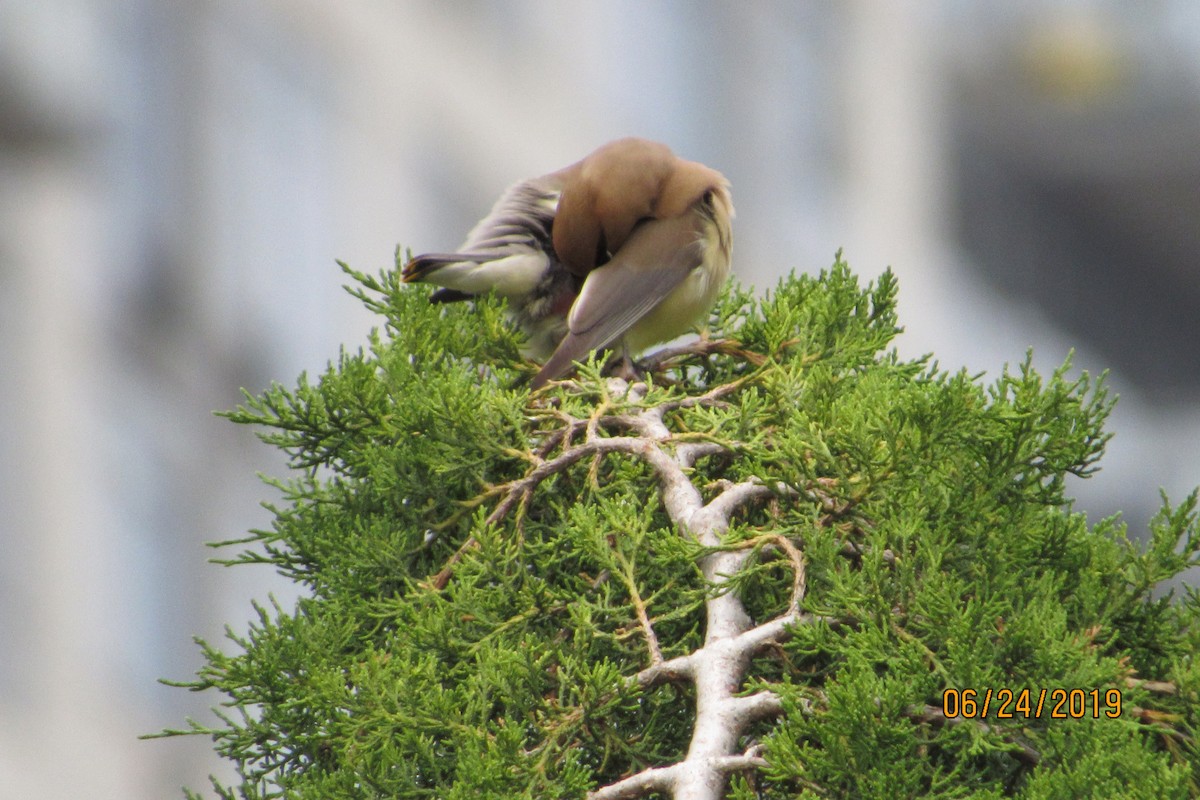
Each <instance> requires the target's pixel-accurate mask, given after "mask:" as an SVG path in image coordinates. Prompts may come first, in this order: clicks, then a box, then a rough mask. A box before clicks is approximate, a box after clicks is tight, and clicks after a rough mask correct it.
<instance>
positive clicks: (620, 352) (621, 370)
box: [604, 342, 642, 383]
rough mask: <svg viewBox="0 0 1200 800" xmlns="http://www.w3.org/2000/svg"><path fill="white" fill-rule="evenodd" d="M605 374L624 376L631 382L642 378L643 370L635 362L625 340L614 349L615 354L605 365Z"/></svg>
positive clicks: (615, 376)
mask: <svg viewBox="0 0 1200 800" xmlns="http://www.w3.org/2000/svg"><path fill="white" fill-rule="evenodd" d="M604 374H605V375H610V376H612V377H614V378H624V379H625V380H627V381H629V382H630V383H633V382H634V381H639V380H641V379H642V372H641V370H639V369H638V368H637V365H636V364H634V363H633V358H632V357H631V356H630V355H629V348H628V347H626V346H625V343H624V342H621V344H619V345H618V346H617V347H615V348H614V349H613V354H612V356H611V357H610V358H609V360H608V364H607V365H606V366H605V367H604Z"/></svg>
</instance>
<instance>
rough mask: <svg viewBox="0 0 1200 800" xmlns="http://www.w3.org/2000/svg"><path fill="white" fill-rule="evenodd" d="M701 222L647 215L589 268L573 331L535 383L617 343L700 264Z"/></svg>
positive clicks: (573, 317)
mask: <svg viewBox="0 0 1200 800" xmlns="http://www.w3.org/2000/svg"><path fill="white" fill-rule="evenodd" d="M701 224H702V221H701V219H700V218H699V216H698V215H696V214H691V213H688V214H683V215H682V216H678V217H674V218H672V219H663V220H659V219H650V220H646V221H644V222H642V223H641V224H640V225H639V226H638V227H637V228H636V229H635V230H634V231H633V233H632V234H631V235H630V237H629V239H628V240H627V241H626V242H625V246H624V247H622V248H621V250H620V252H618V253H617V254H616V255H615V256H613V258H612V260H611V261H609V262H608V263H607V264H605V265H604V266H602V267H598V268H596V269H594V270H592V271H591V272H590V273H588V276H587V280H586V281H585V282H584V284H583V290H582V291H581V292H580V294H579V299H578V300H576V301H575V305H574V306H573V307H572V309H571V315H570V317H569V318H568V326H569V331H570V332H569V333H568V334H567V337H566V338H565V339H563V341H562V344H560V345H559V347H558V349H557V350H555V351H554V355H552V356H551V357H550V359H549V360H548V361H547V362H546V364H545V366H543V367H542V369H541V371H540V372H539V373H538V374H537V377H535V378H534V381H533V385H534V387H537V386H540V385H542V384H543V383H545V382H546V381H548V380H552V379H554V378H556V377H558V376H559V375H561V374H563V373H564V372H566V370H567V368H568V367H570V365H571V362H573V361H577V360H578V359H580V358H582V357H583V356H584V355H586V354H587V353H589V352H591V351H592V350H598V349H600V348H603V347H607V346H608V345H611V344H612V343H613V342H615V341H616V340H617V339H619V338H620V337H621V336H622V335H623V334H624V333H625V332H626V331H628V330H629V329H630V328H631V327H632V326H633V325H634V324H636V323H637V321H638V320H640V319H641V318H642V317H644V316H646V315H647V314H648V313H650V311H652V310H653V309H654V307H655V306H657V305H658V304H659V303H661V302H662V301H663V300H664V299H665V298H666V297H667V295H669V294H670V293H671V292H672V291H674V290H675V289H676V288H677V287H678V286H679V284H680V283H682V282H683V280H684V279H685V278H687V276H688V275H689V274H691V272H692V270H694V269H696V268H697V267H699V266H700V264H701V262H702V260H703V258H704V244H703V239H702V228H701Z"/></svg>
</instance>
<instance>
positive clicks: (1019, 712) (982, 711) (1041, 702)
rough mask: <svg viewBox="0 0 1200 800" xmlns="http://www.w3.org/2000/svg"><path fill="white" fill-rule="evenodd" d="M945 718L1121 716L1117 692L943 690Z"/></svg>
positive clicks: (1087, 690) (1110, 690)
mask: <svg viewBox="0 0 1200 800" xmlns="http://www.w3.org/2000/svg"><path fill="white" fill-rule="evenodd" d="M942 713H943V714H945V715H946V719H960V718H961V719H983V718H985V717H988V716H989V715H992V716H994V718H995V719H1083V718H1084V717H1089V716H1090V717H1092V718H1094V719H1098V718H1100V717H1101V716H1103V717H1107V718H1108V719H1116V718H1117V717H1119V716H1121V691H1120V690H1119V689H1104V690H1101V689H1046V688H1042V689H947V690H946V691H944V692H942Z"/></svg>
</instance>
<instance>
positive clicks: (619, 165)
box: [403, 138, 733, 389]
mask: <svg viewBox="0 0 1200 800" xmlns="http://www.w3.org/2000/svg"><path fill="white" fill-rule="evenodd" d="M732 217H733V204H732V201H731V200H730V196H729V183H728V181H726V180H725V178H724V176H722V175H721V173H719V172H717V171H716V170H714V169H711V168H709V167H706V166H704V165H703V164H698V163H696V162H694V161H685V160H683V159H681V158H679V157H677V156H676V155H675V154H674V153H672V152H671V150H670V148H668V147H667V146H666V145H663V144H659V143H657V142H651V141H647V140H645V139H633V138H630V139H619V140H617V141H615V142H610V143H609V144H606V145H604V146H602V147H600V148H599V149H597V150H596V151H594V152H593V153H591V154H590V155H588V156H587V157H586V158H584V159H583V160H581V161H579V162H576V163H575V164H572V165H570V166H569V167H566V168H564V169H562V170H559V171H558V172H554V173H550V174H549V175H545V176H542V177H540V178H534V179H533V180H530V181H526V182H524V183H521V184H517V185H516V186H514V187H512V188H510V189H509V190H508V191H507V192H506V193H505V194H504V195H503V196H502V197H501V199H500V201H498V202H497V204H496V206H495V207H493V209H492V212H491V213H490V214H489V215H488V216H487V217H485V218H484V219H483V220H482V221H481V222H480V223H479V224H478V225H477V226H476V227H475V228H474V229H473V230H472V232H471V234H470V235H468V237H467V242H466V243H465V244H464V246H463V248H462V250H461V251H460V252H458V253H450V254H427V255H424V256H418V257H417V258H415V259H413V260H412V261H410V262H409V263H408V264H407V265H406V266H405V268H404V273H403V277H404V280H405V281H406V282H407V281H428V282H430V283H435V284H438V285H440V286H442V287H444V288H443V289H441V290H439V291H438V292H435V293H434V295H433V297H432V299H434V301H435V302H439V301H440V302H445V301H449V300H457V299H463V298H465V297H470V296H474V295H475V294H479V293H481V292H484V291H492V292H495V293H497V294H500V295H502V296H504V297H506V298H508V301H509V308H510V310H511V311H512V313H513V316H514V318H515V320H516V322H517V324H518V325H520V327H521V328H522V329H524V330H525V332H526V333H527V334H528V335H529V337H530V345H531V346H530V354H531V355H533V356H534V357H535V358H539V359H546V360H545V364H544V366H543V367H542V369H541V371H540V372H538V374H537V375H536V376H535V377H534V379H533V388H535V389H536V388H538V387H540V386H542V385H544V384H545V383H547V382H548V381H550V380H553V379H555V378H558V377H561V376H562V375H563V374H565V373H566V372H567V371H568V370H569V369H570V365H571V363H572V362H573V361H576V360H578V359H580V358H583V357H584V356H586V355H587V354H588V353H589V352H591V351H594V350H600V349H603V348H607V347H614V346H619V347H620V348H621V350H622V354H623V356H624V357H625V358H626V359H628V357H629V356H630V355H631V354H632V353H635V352H637V351H640V350H641V349H643V348H644V347H647V346H649V345H652V344H655V343H657V342H662V341H666V340H668V339H672V338H674V337H676V336H679V335H680V334H683V333H686V332H687V331H688V329H689V328H691V327H692V326H693V325H694V324H696V323H697V322H698V321H699V320H700V319H701V318H702V317H703V316H704V314H705V313H706V312H707V311H708V309H709V308H710V307H711V306H712V303H713V301H714V300H715V299H716V296H717V293H718V292H719V291H720V289H721V286H722V285H723V284H724V282H725V280H726V279H727V278H728V276H729V261H730V255H731V249H732V230H731V219H732ZM547 234H549V235H547ZM568 309H569V312H568ZM550 350H553V352H552V353H551V352H550ZM547 355H548V356H549V358H548V359H547V358H546V356H547Z"/></svg>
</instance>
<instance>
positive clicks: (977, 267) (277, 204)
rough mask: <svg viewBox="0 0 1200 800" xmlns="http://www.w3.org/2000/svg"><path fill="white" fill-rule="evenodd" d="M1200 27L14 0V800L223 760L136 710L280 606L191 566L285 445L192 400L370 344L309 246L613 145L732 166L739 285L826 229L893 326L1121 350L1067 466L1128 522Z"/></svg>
mask: <svg viewBox="0 0 1200 800" xmlns="http://www.w3.org/2000/svg"><path fill="white" fill-rule="evenodd" d="M1197 54H1200V12H1197V10H1196V7H1195V4H1193V3H1190V2H1188V0H1157V1H1156V2H1148V3H1141V4H1121V3H1111V2H1109V3H1106V2H1099V1H1098V0H1097V1H1095V2H1086V1H1084V0H1079V1H1077V2H1068V0H1042V1H1041V2H1034V1H1033V0H1023V1H1022V2H1013V3H1005V4H984V3H977V2H970V0H937V1H936V2H926V0H890V1H888V2H867V0H852V1H851V2H846V3H837V4H833V3H824V4H795V3H787V2H763V3H753V4H738V5H733V4H719V3H702V4H695V3H686V4H685V3H668V2H663V3H655V4H644V3H634V2H631V1H626V2H611V3H604V4H594V3H584V2H573V3H549V2H536V1H535V0H530V1H529V2H518V3H511V2H504V3H500V2H478V3H469V4H468V3H460V4H449V3H441V2H436V1H435V0H425V1H424V2H408V3H402V4H401V3H391V2H382V0H378V1H366V2H361V3H347V4H333V3H321V2H316V0H293V1H292V2H279V1H278V0H260V1H259V2H254V3H235V2H230V1H229V0H203V1H202V2H193V3H158V2H153V0H122V1H121V2H116V3H113V2H100V0H0V367H2V369H3V372H2V377H0V411H3V414H0V464H2V465H3V466H2V467H0V512H2V513H0V556H2V558H0V800H8V798H24V797H31V796H41V797H82V796H86V797H98V798H108V797H111V798H127V797H141V796H145V797H149V796H164V795H166V796H170V795H172V794H177V793H178V787H179V786H181V785H188V786H190V787H192V788H196V789H203V788H205V786H206V783H207V781H206V776H207V775H208V774H209V773H210V772H213V773H216V774H218V775H224V776H228V775H229V774H230V770H229V767H228V765H225V764H222V763H221V762H219V761H218V759H217V758H216V757H215V755H213V754H212V752H211V749H210V743H209V742H208V741H207V740H204V739H202V738H198V737H197V738H192V739H189V740H178V739H170V740H158V741H139V740H137V738H136V737H137V736H138V735H139V734H144V733H151V732H155V731H158V730H160V729H162V728H164V727H183V726H184V719H185V717H187V716H193V717H196V718H198V719H200V720H201V721H203V722H212V721H213V718H212V717H211V716H209V715H208V714H207V712H206V709H207V708H208V707H209V706H210V705H212V704H213V703H215V702H217V701H218V700H219V698H217V697H215V696H209V697H205V696H203V695H199V696H198V695H193V694H190V693H187V692H184V691H182V690H179V689H172V688H168V687H164V686H160V685H158V684H157V683H156V679H157V678H159V677H166V678H175V679H187V678H189V677H190V676H191V675H192V674H193V673H194V671H195V669H196V668H197V667H198V666H199V664H200V658H199V653H198V650H197V649H196V647H195V646H194V644H193V643H192V641H191V638H192V636H193V635H200V636H203V637H205V638H207V639H209V640H210V641H214V642H215V641H220V640H221V638H222V635H223V633H222V631H223V626H224V625H225V623H230V624H232V625H233V627H234V628H235V629H236V628H240V627H242V625H244V621H245V620H248V619H249V618H250V617H251V610H250V599H251V598H259V599H265V597H266V596H267V594H268V593H269V592H274V593H276V594H277V595H278V596H279V597H280V598H281V599H282V600H283V601H284V602H285V603H286V602H288V601H289V599H290V598H291V597H293V596H294V589H293V588H292V587H289V586H286V585H284V584H282V583H281V582H280V581H279V580H278V579H277V578H275V577H274V576H273V575H271V574H270V573H269V572H268V571H267V570H255V569H250V568H241V569H237V570H227V569H223V568H219V567H216V566H213V565H210V564H208V563H206V559H207V558H210V557H211V556H212V555H213V553H212V551H210V550H208V549H207V548H206V547H205V546H204V543H205V542H209V541H214V540H220V539H230V538H236V537H238V536H240V535H241V534H242V533H243V532H244V531H245V530H247V529H248V528H251V527H260V526H264V525H267V524H269V515H268V514H267V513H266V512H265V511H264V510H262V509H261V508H259V507H258V505H257V504H258V501H259V500H262V499H272V493H271V491H270V490H269V489H268V488H267V487H264V486H262V485H261V484H259V483H258V482H257V481H256V480H255V477H254V474H255V472H256V471H258V470H262V471H265V472H267V473H272V474H279V473H280V471H281V470H282V464H281V462H280V461H279V460H278V459H277V458H276V457H275V455H274V454H273V453H271V452H270V451H269V449H268V448H266V447H264V446H262V445H259V444H258V443H257V441H256V440H255V439H254V438H253V435H252V433H251V431H249V430H245V429H238V428H236V427H234V426H232V425H230V424H229V423H228V422H225V421H223V420H220V419H217V418H215V417H213V416H212V413H211V412H212V411H213V410H219V409H228V408H230V407H232V406H234V405H235V404H237V403H238V402H239V400H240V393H239V390H240V388H241V387H245V388H247V389H248V390H250V391H252V392H253V391H256V390H260V389H262V388H264V387H266V386H267V385H268V384H269V383H270V382H271V381H273V380H278V381H282V382H284V383H291V382H293V381H294V380H295V378H296V376H297V374H298V373H299V372H301V371H303V370H308V371H310V372H319V371H320V370H322V369H323V368H324V366H325V364H326V362H327V361H329V360H330V359H334V358H336V356H337V352H338V348H339V347H340V346H342V345H345V346H347V347H351V348H353V347H357V346H359V344H360V343H362V342H363V341H364V340H365V337H366V333H367V331H368V330H369V328H370V326H371V325H373V324H375V323H374V321H373V320H372V319H371V318H370V317H369V316H368V315H367V314H366V313H365V312H363V311H362V310H361V309H360V308H358V307H357V304H356V302H355V301H354V300H353V299H352V298H350V297H349V296H347V295H346V294H345V293H344V292H342V291H341V290H340V288H339V287H340V285H341V284H342V283H343V277H342V275H341V273H340V272H339V270H338V269H337V268H336V266H335V264H334V260H335V259H342V260H345V261H347V262H349V263H350V264H351V265H352V266H354V267H355V268H357V269H362V270H367V271H375V270H378V269H380V268H383V267H387V266H389V265H390V263H391V259H392V251H393V249H394V247H395V246H396V245H397V244H402V245H405V246H411V247H413V248H414V249H427V250H430V249H444V248H446V247H449V246H452V245H454V244H457V243H458V242H459V241H460V240H461V238H462V236H463V235H464V233H465V232H466V230H467V229H468V228H469V227H470V225H471V224H473V222H474V221H475V220H476V219H477V218H478V217H479V216H480V215H482V214H483V213H484V212H485V211H486V210H487V208H488V207H489V206H490V205H491V202H492V201H493V199H494V198H495V196H496V195H497V194H498V193H499V192H500V191H501V190H502V189H503V188H504V187H505V186H506V185H507V184H509V183H511V182H512V181H514V180H516V179H519V178H522V177H526V176H529V175H533V174H538V173H541V172H546V171H549V170H551V169H555V168H557V167H560V166H562V165H564V164H566V163H569V162H570V161H573V160H575V159H576V158H578V157H580V156H581V155H583V154H584V153H586V152H587V151H589V150H590V149H592V148H593V147H595V146H596V145H598V144H600V143H602V142H604V141H606V140H608V139H611V138H615V137H617V136H621V135H630V134H637V135H644V136H649V137H652V138H657V139H661V140H664V141H667V142H669V143H670V144H671V145H672V146H673V147H674V148H675V149H676V150H677V151H678V152H679V153H680V154H681V155H684V156H686V157H689V158H694V159H698V160H702V161H704V162H706V163H709V164H712V165H713V166H715V167H718V168H720V169H721V170H722V171H723V172H725V173H726V175H728V176H729V177H730V178H731V180H732V182H733V186H734V198H735V203H736V205H737V208H738V218H737V221H736V223H735V227H736V238H737V245H736V256H735V261H736V269H737V271H738V272H739V274H740V276H741V277H742V279H743V280H744V281H747V282H751V283H754V284H755V285H757V286H760V287H766V286H769V285H771V284H772V283H774V281H775V280H777V279H778V277H779V276H780V275H781V274H783V273H784V272H786V271H787V270H790V269H798V270H807V271H816V270H817V269H820V268H822V267H825V266H827V265H828V264H829V263H830V262H831V260H832V255H833V252H834V251H835V250H836V249H837V248H839V247H844V248H845V251H846V255H847V257H848V258H849V260H850V263H851V265H852V266H853V267H854V268H855V269H856V270H857V271H859V272H860V273H862V274H864V275H874V274H877V273H878V272H880V271H882V269H883V268H884V267H885V266H887V265H889V264H890V265H892V266H893V267H894V268H895V270H896V272H897V274H898V275H899V277H900V282H901V297H902V322H903V323H904V324H905V326H906V327H907V329H908V330H907V332H906V334H905V335H904V337H902V339H901V341H900V347H901V350H902V352H904V353H905V354H907V355H916V354H919V353H922V352H927V351H933V352H935V353H936V355H937V357H938V358H939V359H940V361H941V363H942V366H943V367H945V368H950V369H954V368H957V367H958V366H960V365H967V366H968V367H970V368H971V369H973V370H988V371H989V372H990V373H992V374H994V373H995V372H997V371H998V370H999V369H1000V367H1001V365H1002V364H1003V363H1005V362H1009V363H1013V362H1018V361H1020V360H1021V359H1022V358H1023V356H1024V352H1025V349H1026V348H1027V347H1029V346H1033V347H1035V348H1036V353H1037V363H1038V365H1039V366H1040V367H1042V368H1052V367H1053V366H1054V365H1056V364H1057V363H1059V362H1060V361H1061V360H1062V358H1063V357H1064V356H1065V355H1066V352H1067V350H1068V349H1069V348H1072V347H1074V348H1076V349H1077V351H1078V354H1077V356H1076V364H1077V365H1078V366H1079V367H1082V368H1087V369H1089V370H1092V371H1093V372H1095V371H1097V370H1099V369H1102V368H1105V367H1111V368H1112V369H1113V371H1114V374H1113V382H1114V384H1115V386H1116V388H1118V389H1119V390H1120V391H1121V393H1122V395H1123V400H1122V405H1121V406H1120V408H1119V409H1118V413H1117V415H1116V416H1115V418H1114V420H1113V423H1112V429H1113V430H1115V431H1116V434H1117V436H1116V438H1115V439H1114V441H1113V443H1112V446H1111V448H1110V457H1109V458H1108V459H1106V460H1105V461H1104V462H1103V466H1104V471H1103V472H1102V473H1101V474H1100V475H1099V476H1097V477H1096V478H1094V479H1093V480H1092V481H1090V482H1086V483H1083V484H1080V485H1078V487H1077V488H1078V493H1079V496H1080V507H1082V508H1084V509H1086V510H1088V511H1089V513H1092V514H1096V515H1097V516H1099V515H1106V514H1108V513H1112V512H1114V511H1116V510H1118V509H1123V510H1124V511H1125V512H1126V513H1127V518H1128V519H1129V520H1130V522H1131V523H1132V525H1133V527H1134V529H1135V532H1136V530H1137V528H1138V527H1139V526H1140V527H1144V525H1145V521H1146V519H1147V518H1148V517H1149V515H1150V514H1151V513H1152V511H1153V510H1154V508H1155V506H1156V504H1157V489H1158V487H1159V486H1164V487H1165V488H1167V490H1168V491H1169V492H1170V493H1171V494H1172V495H1173V496H1174V497H1176V498H1180V497H1182V496H1183V495H1184V494H1185V493H1186V492H1187V491H1188V490H1189V489H1190V488H1191V487H1192V486H1193V485H1195V484H1197V483H1200V457H1198V456H1197V455H1196V453H1197V452H1198V449H1197V447H1196V446H1195V445H1196V441H1197V433H1198V432H1200V414H1198V412H1197V409H1198V408H1200V406H1198V404H1197V399H1198V396H1200V349H1198V348H1200V344H1198V343H1200V315H1198V314H1197V313H1196V312H1195V309H1196V308H1197V307H1198V303H1197V301H1198V300H1200V265H1198V264H1197V253H1198V251H1200V248H1198V247H1197V245H1198V244H1200V241H1198V240H1200V227H1198V226H1197V225H1196V224H1195V222H1194V220H1195V219H1197V218H1200V188H1198V187H1200V180H1197V177H1198V176H1197V175H1196V173H1197V172H1198V171H1200V156H1198V155H1197V154H1198V153H1200V147H1198V146H1197V145H1200V124H1198V123H1200V56H1198V55H1197ZM63 764H69V765H70V768H69V769H64V768H63Z"/></svg>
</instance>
